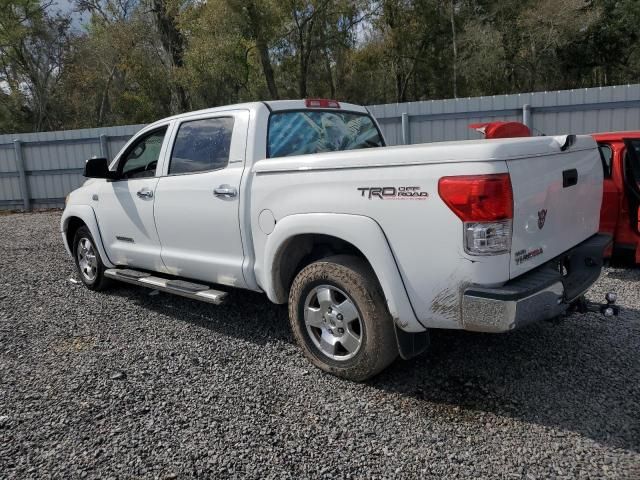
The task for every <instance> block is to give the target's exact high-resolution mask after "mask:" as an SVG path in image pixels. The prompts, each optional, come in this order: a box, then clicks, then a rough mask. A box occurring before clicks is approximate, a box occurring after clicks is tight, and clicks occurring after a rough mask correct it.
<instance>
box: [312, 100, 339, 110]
mask: <svg viewBox="0 0 640 480" xmlns="http://www.w3.org/2000/svg"><path fill="white" fill-rule="evenodd" d="M304 104H305V106H306V107H307V108H340V104H339V103H338V101H337V100H329V99H327V98H307V99H306V100H305V101H304Z"/></svg>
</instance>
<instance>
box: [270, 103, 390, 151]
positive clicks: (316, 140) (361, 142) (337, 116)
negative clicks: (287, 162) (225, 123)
mask: <svg viewBox="0 0 640 480" xmlns="http://www.w3.org/2000/svg"><path fill="white" fill-rule="evenodd" d="M267 146H268V150H267V156H268V157H271V158H273V157H288V156H291V155H305V154H308V153H320V152H336V151H342V150H355V149H358V148H371V147H383V146H384V142H383V140H382V137H381V136H380V132H379V131H378V129H377V127H376V125H375V124H374V123H373V120H371V117H369V116H368V115H366V114H362V113H351V112H341V111H335V112H334V111H312V110H304V111H293V112H275V113H272V114H271V116H270V118H269V134H268V141H267Z"/></svg>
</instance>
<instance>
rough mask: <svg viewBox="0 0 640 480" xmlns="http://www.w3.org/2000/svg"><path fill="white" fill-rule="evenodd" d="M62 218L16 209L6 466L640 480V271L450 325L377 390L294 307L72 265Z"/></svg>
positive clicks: (188, 473)
mask: <svg viewBox="0 0 640 480" xmlns="http://www.w3.org/2000/svg"><path fill="white" fill-rule="evenodd" d="M59 218H60V214H59V212H48V213H38V214H28V215H21V214H20V215H18V214H16V215H8V216H1V217H0V282H1V285H0V287H1V288H0V351H1V357H0V472H1V473H0V477H3V478H18V477H19V478H36V477H37V478H42V477H57V478H85V477H100V478H108V477H112V478H116V477H118V478H131V477H136V478H138V477H140V478H184V477H211V478H226V477H250V478H266V477H272V478H308V477H313V478H349V477H354V478H390V477H403V478H417V477H422V478H429V477H431V478H436V477H443V476H446V477H448V478H454V477H470V476H472V477H477V478H480V477H496V478H511V477H513V478H521V477H524V478H551V477H553V478H570V477H571V478H573V477H581V478H589V477H591V478H603V477H608V478H640V408H639V407H640V361H639V356H640V270H639V269H631V270H623V269H607V271H606V272H605V274H604V275H603V277H602V279H601V280H600V281H599V283H598V284H597V286H596V287H595V289H594V290H593V295H595V297H597V298H600V297H602V296H603V295H604V292H605V291H607V290H608V289H613V290H616V291H617V292H618V293H619V294H620V296H621V304H622V305H623V306H624V308H623V310H622V313H621V316H620V317H619V318H617V319H615V320H605V319H603V318H600V317H598V316H595V315H573V316H571V317H570V318H567V319H564V320H561V321H558V322H542V323H540V324H537V325H533V326H531V327H529V328H526V329H522V330H521V331H517V332H513V333H510V334H506V335H483V334H471V333H461V332H435V333H434V334H433V336H432V348H431V350H430V352H429V353H428V354H425V355H423V356H421V357H420V358H418V359H415V360H412V361H409V362H403V361H397V362H396V363H395V364H394V365H393V366H392V367H391V368H390V369H388V370H387V371H385V372H383V373H382V374H381V375H380V376H378V377H377V378H375V379H374V380H372V381H370V382H368V383H365V384H353V383H348V382H345V381H341V380H339V379H337V378H334V377H331V376H328V375H325V374H322V373H321V372H320V371H317V370H315V369H314V368H313V367H311V366H310V365H309V364H308V363H307V362H306V361H305V359H304V358H303V356H302V355H301V354H300V352H299V351H298V350H297V348H296V347H295V346H294V345H293V344H292V337H291V335H290V333H289V331H288V325H287V319H286V314H287V313H286V308H285V307H281V306H274V305H272V304H270V303H269V302H268V300H267V299H266V298H265V297H263V296H261V295H257V294H252V293H247V292H234V293H233V294H232V295H230V299H229V301H228V303H227V304H225V305H224V306H219V307H215V306H210V305H207V304H202V303H197V302H195V301H190V300H186V299H182V298H179V297H173V296H168V295H165V294H159V295H153V296H150V295H149V290H146V289H142V288H136V287H133V286H126V285H121V286H117V287H116V288H114V289H112V290H110V291H109V292H107V293H102V294H100V293H93V292H91V291H89V290H87V289H86V288H83V287H82V286H81V285H79V284H74V283H72V282H71V281H70V280H69V279H70V278H72V277H75V272H74V269H73V266H72V262H71V260H70V259H69V258H67V256H66V254H65V252H64V249H63V247H62V244H61V240H60V238H59V234H58V222H59Z"/></svg>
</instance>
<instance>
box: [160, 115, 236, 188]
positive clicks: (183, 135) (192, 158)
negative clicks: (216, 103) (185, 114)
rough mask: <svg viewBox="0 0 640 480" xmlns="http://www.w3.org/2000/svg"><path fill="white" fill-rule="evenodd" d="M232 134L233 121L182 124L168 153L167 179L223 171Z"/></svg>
mask: <svg viewBox="0 0 640 480" xmlns="http://www.w3.org/2000/svg"><path fill="white" fill-rule="evenodd" d="M232 134H233V117H222V118H207V119H204V120H193V121H190V122H183V123H182V124H181V125H180V129H179V130H178V134H177V135H176V141H175V144H174V146H173V151H172V152H171V163H170V164H169V175H177V174H182V173H196V172H205V171H208V170H217V169H220V168H224V167H226V166H227V163H229V151H230V149H231V136H232Z"/></svg>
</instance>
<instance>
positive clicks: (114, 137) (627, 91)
mask: <svg viewBox="0 0 640 480" xmlns="http://www.w3.org/2000/svg"><path fill="white" fill-rule="evenodd" d="M370 110H371V112H372V113H373V114H374V115H375V116H376V118H377V119H378V120H379V122H380V125H381V127H382V130H383V133H384V134H385V137H386V139H387V141H388V143H389V144H390V145H396V144H403V143H404V144H408V143H428V142H439V141H446V140H465V139H470V138H478V137H479V134H478V133H477V132H474V131H472V130H470V129H469V128H468V125H469V124H470V123H477V122H487V121H494V120H515V121H522V122H524V123H525V124H526V125H527V126H529V127H530V128H532V130H533V131H534V132H535V133H536V134H546V135H552V134H561V133H576V134H580V133H594V132H603V131H620V130H640V85H624V86H617V87H603V88H586V89H579V90H565V91H557V92H540V93H524V94H516V95H496V96H491V97H476V98H460V99H452V100H433V101H425V102H410V103H397V104H387V105H373V106H371V107H370ZM142 127H143V125H127V126H122V127H108V128H90V129H83V130H68V131H60V132H44V133H29V134H20V135H0V209H25V210H29V209H31V208H32V207H36V208H53V207H62V206H63V205H64V197H65V196H66V194H67V193H69V192H70V191H71V190H73V189H74V188H77V187H78V186H79V185H80V184H81V183H82V182H83V180H84V179H83V177H82V167H83V165H84V161H85V160H86V159H87V158H90V157H92V156H94V155H95V156H105V157H108V158H112V157H113V155H115V154H116V153H117V152H118V150H119V149H120V148H121V147H122V145H124V143H125V142H126V141H127V139H128V138H130V137H131V135H133V134H134V133H136V132H137V131H138V130H140V128H142Z"/></svg>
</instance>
